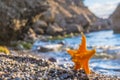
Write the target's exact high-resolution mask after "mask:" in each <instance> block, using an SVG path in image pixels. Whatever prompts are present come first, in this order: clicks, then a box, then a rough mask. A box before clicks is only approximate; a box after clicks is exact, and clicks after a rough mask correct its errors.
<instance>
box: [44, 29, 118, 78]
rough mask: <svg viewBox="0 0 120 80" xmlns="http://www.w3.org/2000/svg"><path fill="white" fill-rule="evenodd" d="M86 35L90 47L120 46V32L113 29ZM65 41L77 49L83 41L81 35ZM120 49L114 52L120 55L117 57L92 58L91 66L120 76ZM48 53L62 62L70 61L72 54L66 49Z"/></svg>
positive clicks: (95, 69) (99, 71) (99, 70)
mask: <svg viewBox="0 0 120 80" xmlns="http://www.w3.org/2000/svg"><path fill="white" fill-rule="evenodd" d="M85 35H86V37H87V46H88V48H89V49H90V47H99V46H116V47H119V46H120V34H113V31H112V30H108V31H98V32H91V33H88V34H85ZM55 42H57V41H54V43H55ZM63 42H64V43H65V44H66V45H67V46H69V47H72V48H75V49H76V48H77V47H78V45H79V44H80V42H81V36H75V37H72V38H65V39H64V40H63ZM119 49H120V48H119ZM119 49H118V51H117V53H112V55H113V56H118V57H117V58H115V59H104V58H92V59H91V60H90V68H91V69H92V70H93V71H95V72H98V73H102V74H108V75H115V76H119V77H120V54H119V53H120V50H119ZM97 52H99V49H97ZM48 54H50V55H51V56H54V57H56V58H57V59H58V61H59V62H60V63H63V62H67V61H70V56H69V55H68V54H67V52H66V51H59V52H49V53H45V54H44V55H48ZM97 54H98V53H97ZM99 54H100V53H99ZM108 54H109V53H108ZM63 59H64V60H63ZM62 60H63V61H62ZM68 63H69V62H68ZM70 63H71V61H70Z"/></svg>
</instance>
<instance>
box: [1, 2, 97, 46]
mask: <svg viewBox="0 0 120 80" xmlns="http://www.w3.org/2000/svg"><path fill="white" fill-rule="evenodd" d="M96 20H97V17H96V16H95V15H94V14H93V13H91V12H90V11H89V9H88V8H87V7H86V6H85V5H84V4H83V0H22V1H21V0H20V1H19V0H9V1H7V0H0V44H3V43H5V42H8V43H9V42H10V41H13V40H28V39H35V38H36V37H37V36H38V35H41V34H42V35H44V34H45V35H46V34H47V35H53V36H56V35H64V34H69V33H72V32H81V31H84V32H87V31H89V30H90V29H91V26H90V25H92V24H93V23H94V22H95V21H96Z"/></svg>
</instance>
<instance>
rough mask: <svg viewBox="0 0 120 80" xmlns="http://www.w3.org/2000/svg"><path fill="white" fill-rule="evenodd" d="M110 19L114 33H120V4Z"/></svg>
mask: <svg viewBox="0 0 120 80" xmlns="http://www.w3.org/2000/svg"><path fill="white" fill-rule="evenodd" d="M110 19H111V20H112V25H113V31H114V33H120V4H119V5H118V7H117V8H116V10H115V11H114V12H113V14H112V15H111V16H110Z"/></svg>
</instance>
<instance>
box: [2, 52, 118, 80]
mask: <svg viewBox="0 0 120 80" xmlns="http://www.w3.org/2000/svg"><path fill="white" fill-rule="evenodd" d="M13 52H14V51H13ZM13 52H12V53H11V54H10V55H6V54H4V53H0V65H1V66H0V79H15V80H25V79H28V80H29V79H30V80H31V79H37V80H54V79H55V80H79V79H82V80H108V79H109V80H110V79H111V80H118V79H120V78H118V77H116V76H107V75H102V74H97V73H95V72H92V73H91V74H90V75H86V74H85V72H84V71H83V70H78V71H74V70H73V69H72V67H67V68H65V67H62V66H58V65H56V64H55V63H54V62H50V61H48V60H45V59H42V58H40V57H37V56H35V55H34V54H31V53H30V52H22V51H15V52H14V53H13ZM29 53H30V54H29Z"/></svg>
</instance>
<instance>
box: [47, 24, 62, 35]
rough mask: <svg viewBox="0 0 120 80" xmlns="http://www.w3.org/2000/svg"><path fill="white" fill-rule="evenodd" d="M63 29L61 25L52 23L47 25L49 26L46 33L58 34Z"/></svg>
mask: <svg viewBox="0 0 120 80" xmlns="http://www.w3.org/2000/svg"><path fill="white" fill-rule="evenodd" d="M62 32H63V29H62V28H61V27H59V26H58V25H57V24H53V25H51V24H50V25H49V27H48V28H47V34H50V35H58V34H62Z"/></svg>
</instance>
